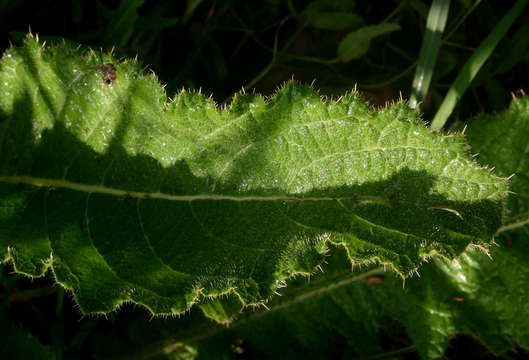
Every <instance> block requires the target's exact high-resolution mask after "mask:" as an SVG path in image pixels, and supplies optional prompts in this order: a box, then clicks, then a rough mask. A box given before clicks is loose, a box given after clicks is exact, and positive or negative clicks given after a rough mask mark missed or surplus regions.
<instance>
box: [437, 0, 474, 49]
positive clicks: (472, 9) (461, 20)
mask: <svg viewBox="0 0 529 360" xmlns="http://www.w3.org/2000/svg"><path fill="white" fill-rule="evenodd" d="M481 1H482V0H476V1H475V2H474V4H472V6H471V7H469V8H468V9H467V11H465V14H463V16H462V17H461V19H459V21H458V22H457V23H456V24H455V25H454V26H453V27H452V29H450V31H449V32H448V34H447V35H446V37H445V38H444V40H448V39H450V38H451V37H452V35H454V34H455V32H456V31H457V29H459V27H460V26H461V24H463V23H464V22H465V20H466V19H467V17H468V16H469V15H470V14H472V12H473V11H474V9H475V8H476V7H477V6H478V5H479V4H481Z"/></svg>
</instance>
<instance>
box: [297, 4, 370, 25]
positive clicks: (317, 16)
mask: <svg viewBox="0 0 529 360" xmlns="http://www.w3.org/2000/svg"><path fill="white" fill-rule="evenodd" d="M340 5H341V6H340ZM344 5H346V6H344ZM350 5H351V3H350V2H347V4H329V2H327V1H315V2H312V3H310V4H309V5H308V6H307V8H306V9H305V14H306V16H307V19H308V23H309V24H310V25H311V26H313V27H315V28H317V29H323V30H344V29H349V30H350V29H352V28H357V27H360V26H362V25H364V24H365V21H364V20H363V19H362V17H361V16H360V15H358V14H355V13H351V12H348V11H346V10H347V7H350Z"/></svg>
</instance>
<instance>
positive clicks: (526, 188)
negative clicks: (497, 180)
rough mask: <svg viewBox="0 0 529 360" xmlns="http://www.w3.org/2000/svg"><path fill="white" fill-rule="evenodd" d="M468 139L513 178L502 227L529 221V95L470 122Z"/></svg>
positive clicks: (484, 159)
mask: <svg viewBox="0 0 529 360" xmlns="http://www.w3.org/2000/svg"><path fill="white" fill-rule="evenodd" d="M468 139H469V141H470V143H471V145H472V151H473V152H476V153H477V154H479V159H480V162H481V163H482V164H486V165H489V166H491V167H494V168H495V169H496V171H497V172H498V173H499V174H501V175H503V176H505V177H510V176H512V179H511V181H510V189H511V191H512V192H513V194H512V195H511V196H509V197H508V199H507V206H506V218H505V223H506V224H505V225H504V226H503V227H502V228H501V229H500V231H507V230H512V229H515V228H518V227H521V226H524V225H525V224H529V162H528V161H527V158H528V156H529V146H528V142H527V139H529V97H527V96H524V97H522V98H517V99H514V100H513V101H512V103H511V106H510V107H509V109H508V110H506V111H505V112H504V113H502V114H500V115H482V116H480V117H478V118H476V119H475V120H474V121H472V122H471V123H470V126H469V132H468Z"/></svg>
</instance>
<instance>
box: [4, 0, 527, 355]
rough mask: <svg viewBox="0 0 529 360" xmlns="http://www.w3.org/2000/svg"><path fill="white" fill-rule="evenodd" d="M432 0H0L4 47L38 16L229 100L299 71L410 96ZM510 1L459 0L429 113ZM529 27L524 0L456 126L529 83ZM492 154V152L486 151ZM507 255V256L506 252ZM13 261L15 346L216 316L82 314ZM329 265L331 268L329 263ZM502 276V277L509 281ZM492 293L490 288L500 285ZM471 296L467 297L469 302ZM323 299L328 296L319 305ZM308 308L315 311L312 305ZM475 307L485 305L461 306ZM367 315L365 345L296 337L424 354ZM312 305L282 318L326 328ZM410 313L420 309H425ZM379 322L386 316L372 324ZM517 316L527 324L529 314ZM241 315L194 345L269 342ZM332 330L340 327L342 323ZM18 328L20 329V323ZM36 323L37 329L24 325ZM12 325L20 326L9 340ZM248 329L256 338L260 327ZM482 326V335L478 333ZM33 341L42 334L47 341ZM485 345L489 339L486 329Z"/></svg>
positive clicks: (156, 341) (128, 336)
mask: <svg viewBox="0 0 529 360" xmlns="http://www.w3.org/2000/svg"><path fill="white" fill-rule="evenodd" d="M429 6H430V3H429V2H421V1H384V2H378V1H377V2H357V3H355V2H354V1H340V0H329V1H323V0H320V1H313V2H309V1H296V0H291V1H272V0H269V1H263V2H261V3H259V5H257V3H255V2H247V1H229V0H227V1H200V0H188V1H181V2H173V1H140V0H134V1H121V2H120V1H81V0H78V1H76V0H71V1H51V0H50V1H39V2H35V1H0V31H1V32H2V37H1V41H2V43H1V46H2V52H3V50H4V49H5V48H7V47H8V46H9V42H12V43H15V44H19V43H20V42H21V41H22V39H23V38H24V37H25V34H26V32H27V30H28V29H29V28H30V27H31V30H32V32H34V33H38V34H39V36H40V38H41V39H44V40H46V41H48V42H50V41H52V42H53V41H57V40H58V39H61V38H65V39H66V40H67V41H72V42H75V43H81V44H83V45H88V46H92V47H95V48H103V49H107V50H110V49H111V48H114V52H115V54H116V55H117V56H118V57H121V56H124V57H133V56H135V55H138V57H139V59H140V61H142V62H143V63H144V64H145V65H146V66H148V67H149V68H151V69H153V70H154V71H155V72H156V74H157V75H158V76H159V78H160V80H161V81H162V83H165V84H167V87H166V91H167V93H168V94H173V93H175V92H176V91H177V90H178V89H180V88H181V87H186V88H192V89H198V88H201V89H202V92H203V93H206V94H211V95H212V97H213V99H214V100H215V101H216V102H218V103H219V104H226V103H227V102H229V101H230V99H231V96H232V94H233V93H234V92H236V91H238V90H239V89H241V87H243V86H244V87H245V89H247V90H255V91H256V92H260V93H262V94H271V93H272V92H274V91H275V89H276V88H277V86H278V84H281V83H282V82H284V81H286V80H288V79H290V78H291V77H292V76H294V77H295V78H296V79H297V80H300V81H302V82H307V83H311V82H313V81H314V86H315V87H316V88H318V89H320V93H321V94H325V95H329V96H339V95H342V94H343V93H344V92H345V91H348V90H350V89H351V88H352V87H354V86H357V87H358V89H359V90H360V91H361V92H362V93H363V95H364V96H365V97H366V98H367V99H368V100H369V101H370V102H371V103H372V104H374V105H383V104H385V103H386V102H388V101H393V100H395V99H398V98H399V97H400V96H402V97H404V98H408V97H409V96H410V94H411V91H412V90H411V86H412V81H413V75H414V71H415V66H416V63H417V61H418V60H419V51H420V49H421V42H422V39H423V35H424V33H425V24H426V16H427V14H428V9H429ZM510 6H511V4H508V3H505V2H501V3H500V2H493V1H470V0H460V1H453V2H452V4H451V7H450V12H449V14H448V18H447V24H446V29H445V32H444V34H445V35H444V36H443V39H444V40H442V42H441V48H440V52H439V56H438V57H437V65H436V67H435V71H434V72H433V78H432V84H431V87H430V91H429V93H428V95H427V97H426V98H425V100H424V102H423V104H422V111H423V112H424V119H425V120H430V119H432V117H433V115H434V114H435V112H436V111H437V109H438V108H439V106H440V104H441V101H442V99H443V97H444V95H445V93H446V91H447V90H448V88H449V87H450V85H451V84H452V82H453V81H454V79H455V77H456V76H457V74H458V70H459V69H461V68H462V67H463V65H464V64H465V62H466V61H467V60H468V58H469V56H470V55H471V54H472V53H473V52H474V51H475V49H476V48H477V47H478V46H479V45H480V44H481V42H482V41H483V39H484V38H485V37H486V36H487V35H488V34H489V32H490V30H491V28H492V27H493V26H494V24H496V23H498V21H499V20H500V19H501V18H502V16H503V15H504V14H505V13H506V12H507V10H508V9H509V8H510ZM467 15H468V16H467ZM377 35H378V36H377ZM351 39H353V40H355V41H352V40H351ZM359 39H360V40H359ZM528 39H529V13H528V11H527V10H525V12H524V13H522V14H521V16H520V17H519V18H518V19H517V21H516V22H515V24H514V25H513V27H512V28H511V29H510V30H509V32H508V34H507V36H506V37H504V38H503V39H502V41H501V42H500V44H499V46H498V47H497V48H496V50H495V52H494V53H493V54H492V56H491V58H489V60H488V61H487V62H486V63H485V65H484V67H483V68H482V69H481V71H480V72H479V73H478V75H477V77H476V78H475V79H474V81H473V82H472V84H471V86H470V88H469V90H468V91H467V92H466V93H465V94H464V96H463V97H462V99H461V100H460V101H459V102H458V105H457V107H456V109H455V112H454V113H453V114H452V117H451V119H450V124H449V126H455V127H459V126H461V125H462V124H460V122H461V123H467V120H468V119H470V118H473V117H474V116H475V115H477V114H479V113H483V112H495V111H502V110H504V109H505V108H507V106H508V104H509V102H510V100H511V92H517V91H518V89H523V88H524V87H527V86H526V84H527V83H528V77H529V73H528V72H527V71H526V68H527V61H528V56H529V54H528V49H529V40H528ZM348 42H351V43H350V44H348ZM358 44H360V45H358ZM346 50H347V51H346ZM401 94H402V95H401ZM484 161H485V163H491V164H492V163H493V160H491V159H490V158H487V159H485V160H484ZM507 170H510V169H507ZM502 175H504V176H508V175H510V174H509V173H505V174H504V173H502ZM524 236H525V238H526V239H527V236H526V235H523V233H522V235H520V234H514V235H513V236H512V237H511V239H510V240H509V238H502V239H501V240H499V242H500V243H503V244H505V245H509V241H513V240H512V239H513V238H514V239H517V238H522V239H523V238H524ZM515 244H516V242H515ZM507 247H509V246H507ZM509 248H510V247H509ZM336 256H337V257H338V259H337V260H336V262H337V263H339V262H340V261H341V260H340V258H339V255H336ZM498 256H500V257H501V256H502V255H501V254H500V255H498ZM509 259H510V258H507V260H506V261H507V262H509ZM333 261H334V260H333ZM524 261H525V260H524V259H522V260H521V262H520V263H521V264H524ZM331 263H332V261H331ZM520 267H521V268H523V266H520ZM330 268H331V269H332V267H330ZM337 268H340V266H337ZM10 271H11V269H10V266H9V265H6V266H3V269H2V277H1V281H2V287H1V291H2V292H1V298H0V300H1V301H2V304H3V307H2V310H1V311H2V314H1V316H2V319H3V320H5V322H6V323H7V324H8V325H6V326H5V327H4V328H3V331H4V333H5V334H6V335H5V336H9V337H10V338H6V337H4V339H6V341H5V343H6V344H9V346H7V347H4V349H2V350H0V351H4V353H3V354H6V353H7V354H10V351H19V350H18V349H20V348H21V347H22V348H23V349H26V350H27V351H28V352H32V351H35V352H36V353H39V356H40V357H44V356H48V355H49V356H50V358H61V357H63V356H64V357H67V358H70V357H80V358H83V357H86V358H91V357H94V356H100V357H109V356H121V355H123V354H122V353H121V352H123V351H125V350H128V351H129V352H128V353H127V354H128V355H130V354H132V353H134V354H140V355H141V352H135V351H132V352H130V351H131V349H132V348H131V346H132V345H133V344H134V345H141V346H140V349H147V350H144V351H146V352H147V353H149V354H152V353H154V352H153V351H152V348H153V347H156V348H158V349H166V347H167V346H169V345H167V344H174V343H175V340H174V339H178V334H179V333H182V334H184V335H185V336H189V334H190V333H193V332H192V331H191V329H190V327H189V324H197V323H203V324H204V325H202V326H203V327H204V328H210V327H211V324H210V323H208V321H209V320H204V319H202V317H203V315H202V314H201V313H200V312H197V311H191V313H190V314H189V315H186V316H184V317H182V318H181V319H179V320H175V319H168V320H161V319H157V320H155V321H153V322H151V323H149V324H148V325H146V323H145V320H146V319H147V318H148V316H147V314H146V313H145V311H144V310H141V309H135V308H133V307H132V306H125V307H124V308H123V309H121V310H120V311H118V312H117V313H111V314H109V315H108V316H107V317H106V318H81V315H80V314H79V313H78V312H77V311H76V310H75V308H74V305H73V302H72V301H71V299H70V298H69V296H68V295H67V294H64V292H63V291H62V290H61V289H60V288H58V287H53V286H52V283H53V280H52V279H51V277H50V276H48V277H47V278H44V279H36V280H32V281H30V280H29V279H24V278H21V277H20V276H19V275H8V273H9V272H10ZM428 271H429V270H426V276H423V277H425V278H428V277H429V276H431V277H433V278H435V270H431V271H430V272H431V273H432V274H430V275H428ZM491 271H496V270H495V269H492V270H491ZM322 276H333V271H328V272H327V273H326V274H325V275H322ZM336 276H339V274H336ZM505 276H506V275H505ZM368 278H369V279H372V280H369V281H363V282H362V283H361V285H359V286H358V287H357V288H352V289H351V290H350V291H352V292H354V294H353V296H356V297H357V298H359V299H363V300H365V302H369V301H372V300H373V299H379V298H381V297H387V296H388V292H389V294H391V291H396V289H398V288H400V287H401V284H396V285H398V286H395V284H393V282H392V281H393V280H394V279H393V280H387V281H386V279H385V278H383V277H377V276H375V277H373V276H371V277H368ZM366 279H367V278H366ZM377 279H378V280H377ZM517 279H521V280H518V281H519V286H521V287H523V286H524V285H525V286H526V284H527V283H526V282H525V281H524V280H523V277H522V278H517ZM316 280H317V278H316V279H313V281H316ZM416 280H417V279H415V280H414V281H415V282H416ZM423 280H425V279H423ZM297 281H298V282H299V286H303V284H305V283H306V280H302V279H299V280H297ZM432 281H433V280H432ZM388 284H390V285H388ZM391 284H393V285H391ZM292 285H294V284H292ZM382 285H383V286H384V287H382ZM408 286H409V289H411V290H409V291H412V292H414V291H415V292H418V293H421V292H428V291H430V290H428V289H421V288H420V285H416V287H415V288H414V284H413V283H412V284H408ZM292 288H296V287H295V286H292ZM364 288H365V289H364ZM414 289H415V290H414ZM501 289H502V288H500V289H499V290H498V291H499V292H501ZM364 290H365V291H364ZM390 296H391V295H390ZM450 296H451V297H450V298H451V299H454V298H459V297H460V296H459V295H457V294H454V295H453V296H452V295H450ZM491 301H492V302H494V299H492V300H491ZM452 302H453V303H454V304H453V305H456V306H458V305H459V302H458V301H457V300H453V301H452ZM358 304H362V301H358V302H357V305H358ZM395 304H397V305H395ZM398 304H399V302H398V300H395V303H393V305H392V306H393V307H395V306H398ZM465 304H468V302H467V303H465V302H463V305H465ZM301 306H303V305H301ZM375 308H376V307H375ZM318 309H319V310H321V307H318ZM303 310H304V309H299V312H297V314H298V315H295V314H296V313H294V315H292V316H298V317H299V316H300V315H299V314H303ZM368 310H369V309H368ZM368 310H366V312H362V311H359V310H358V309H356V310H355V311H358V312H359V314H361V315H365V314H366V313H369V312H367V311H368ZM305 311H306V312H308V313H313V310H311V309H305ZM334 311H335V310H333V309H332V308H327V310H325V314H328V315H329V319H334V320H336V321H338V320H339V319H340V318H341V316H340V313H337V314H335V315H336V316H335V317H334V318H333V317H332V314H333V312H334ZM369 311H371V310H369ZM467 311H469V312H476V311H478V310H476V309H472V308H467ZM372 315H373V316H371V317H369V319H371V320H369V321H371V322H372V324H369V326H368V325H365V326H364V328H363V329H364V330H358V328H356V330H355V331H357V333H358V334H360V333H362V334H368V335H370V334H372V337H371V339H375V340H376V341H375V340H373V341H374V342H372V341H371V340H369V341H367V340H365V341H360V345H358V346H352V345H351V341H350V339H345V338H344V337H342V336H334V335H336V334H335V333H333V332H332V331H331V335H329V333H328V332H327V330H325V331H324V330H322V332H320V333H318V332H317V331H315V332H314V333H313V334H312V335H311V336H310V337H308V338H304V339H301V340H300V341H299V342H296V344H297V345H295V346H294V347H293V351H294V352H295V351H296V349H297V350H299V351H300V352H302V351H307V348H308V347H309V345H310V346H312V347H313V348H314V349H321V353H320V352H318V351H319V350H318V351H315V352H314V356H315V357H316V356H326V357H329V358H336V357H344V358H350V357H353V356H354V355H355V353H357V352H363V353H367V354H371V355H370V356H379V357H380V356H386V357H391V356H398V357H408V358H414V357H416V356H417V353H415V347H414V346H415V345H413V343H412V341H411V339H410V338H409V336H410V334H409V326H408V328H407V329H408V331H406V330H404V328H403V324H405V323H406V321H407V320H406V319H405V318H400V319H398V318H399V316H398V315H396V314H393V313H390V312H387V311H385V310H383V309H382V310H380V311H379V312H378V313H377V314H372ZM375 315H376V316H375ZM272 316H273V314H272ZM395 318H397V320H394V319H395ZM454 318H455V319H456V320H457V319H458V318H460V317H458V316H457V314H456V315H454ZM304 319H305V320H306V321H307V322H305V323H304V322H299V321H293V322H292V323H297V325H296V326H293V325H288V323H286V324H285V325H283V329H285V330H284V331H288V333H292V334H294V333H302V332H301V329H303V328H304V326H306V327H310V328H311V329H320V327H321V326H323V327H324V325H325V324H323V325H322V324H321V323H318V321H317V319H316V322H310V319H307V317H305V318H304ZM388 319H389V320H388ZM298 320H299V319H298ZM135 321H137V323H135ZM408 321H412V323H413V321H418V320H417V319H411V320H409V319H408ZM271 322H272V323H276V324H277V322H275V321H271ZM456 322H457V321H456ZM250 323H251V322H249V324H250ZM251 324H252V325H248V326H249V329H250V330H251V331H252V332H254V333H258V332H260V331H261V332H267V333H269V332H270V331H278V332H281V331H279V330H275V329H274V330H269V329H268V328H267V327H266V323H265V322H262V323H251ZM381 324H384V326H378V325H381ZM388 324H389V325H388ZM345 325H346V324H345ZM345 325H344V326H345ZM337 326H339V325H337ZM498 326H500V327H504V326H505V325H504V324H503V325H502V324H499V325H498ZM520 326H521V327H523V324H521V325H520ZM453 328H454V329H455V330H454V331H455V332H458V333H461V332H464V333H467V334H468V333H472V329H468V328H464V327H461V326H460V327H458V326H457V324H456V325H454V327H453ZM21 329H23V330H21ZM237 329H238V328H237V327H233V330H230V331H227V332H224V330H218V332H219V335H218V336H213V337H212V338H211V339H210V340H207V341H209V343H207V346H206V345H202V346H201V347H199V349H200V348H201V349H206V348H207V349H213V350H214V351H213V350H212V353H211V356H212V357H215V354H220V353H223V352H224V351H225V352H226V353H227V354H229V356H231V357H238V358H259V357H263V356H265V354H263V353H262V352H261V350H260V345H259V344H258V343H257V342H256V341H253V342H252V340H246V342H243V341H242V339H241V338H240V336H239V334H240V333H237V331H238V330H237ZM366 329H367V330H369V331H367V330H366ZM456 330H457V331H456ZM193 331H194V332H195V333H200V332H202V331H203V329H202V328H200V326H199V328H198V330H196V329H195V330H193ZM333 331H336V333H343V332H345V330H343V331H340V330H339V329H338V328H336V327H335V328H334V330H333ZM19 332H21V335H20V336H17V334H18V333H19ZM373 332H374V333H373ZM455 332H454V333H455ZM515 332H518V334H522V335H523V334H524V331H523V330H520V328H517V329H516V330H513V333H515ZM28 333H29V334H31V337H27V335H26V334H28ZM245 333H246V334H247V333H248V331H246V332H245ZM349 333H351V332H349ZM168 334H171V336H172V338H171V337H170V339H172V340H170V341H168V342H167V343H165V342H164V343H161V341H162V340H160V339H163V338H164V336H165V337H167V335H168ZM175 334H177V335H175ZM318 334H320V335H322V334H323V335H322V336H318ZM450 336H452V334H449V336H448V338H447V339H445V340H443V341H446V342H448V341H450V343H449V347H448V350H447V352H446V356H447V357H448V358H457V357H463V356H465V357H467V358H468V357H469V356H473V357H475V358H478V357H479V358H483V357H486V356H489V357H493V355H492V354H491V353H490V352H489V350H488V349H487V348H485V347H483V345H481V344H480V343H478V342H477V341H475V340H474V339H473V338H471V337H469V336H467V335H459V336H457V337H453V338H451V340H450ZM412 337H413V336H412ZM11 338H13V339H15V340H8V339H11ZM249 338H251V336H249ZM254 338H259V335H258V334H257V335H255V336H254ZM478 338H479V336H478ZM358 339H363V338H361V337H357V341H358ZM276 340H277V339H276ZM283 340H284V339H283ZM414 340H415V339H414ZM480 340H481V341H484V340H483V338H481V339H480ZM520 340H523V336H521V335H520V336H517V337H516V336H513V338H511V339H510V341H506V342H505V343H504V344H498V345H497V347H495V348H494V347H493V348H494V349H495V353H502V354H503V355H502V356H503V357H507V358H509V357H517V356H523V355H524V354H526V353H525V350H523V349H522V348H515V350H514V351H513V350H511V351H508V352H507V349H511V348H512V345H513V344H512V342H513V341H520ZM318 341H320V342H318ZM18 342H21V344H19V345H20V346H21V347H20V346H17V344H18ZM485 342H486V341H485ZM39 343H40V344H45V349H44V350H42V349H41V345H39ZM364 343H365V344H372V348H371V349H360V348H359V346H361V344H364ZM414 343H417V341H416V340H415V341H414ZM226 344H228V345H226ZM299 344H301V345H299ZM373 344H375V345H373ZM522 344H523V341H522ZM286 345H292V344H288V343H287V344H286ZM142 346H143V347H142ZM226 346H227V348H226ZM318 346H319V348H318ZM488 346H489V348H491V345H490V343H489V344H488ZM149 347H150V348H149ZM277 348H278V349H279V348H281V349H284V348H285V347H279V346H278V347H277ZM329 349H333V350H332V351H334V352H330V350H329ZM173 350H174V349H173ZM138 351H140V350H138ZM394 351H397V353H394ZM399 351H400V353H399ZM112 352H114V353H112ZM196 352H197V348H196V347H187V346H180V347H178V349H177V351H174V352H173V354H177V355H178V356H181V357H184V356H188V355H189V356H192V355H193V354H194V353H196ZM110 353H112V354H110ZM160 355H162V354H161V353H160ZM268 355H269V356H270V354H268ZM291 355H292V354H291ZM422 355H424V354H422ZM437 355H439V354H437ZM175 356H176V355H175ZM201 356H204V357H206V356H207V354H204V352H203V351H202V352H201ZM226 356H228V355H226Z"/></svg>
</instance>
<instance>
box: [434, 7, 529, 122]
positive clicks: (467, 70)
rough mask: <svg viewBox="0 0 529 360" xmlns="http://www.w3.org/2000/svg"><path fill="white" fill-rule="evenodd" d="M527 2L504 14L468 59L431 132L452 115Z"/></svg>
mask: <svg viewBox="0 0 529 360" xmlns="http://www.w3.org/2000/svg"><path fill="white" fill-rule="evenodd" d="M527 2H529V0H518V1H516V3H515V4H514V6H513V7H512V8H511V9H510V10H509V11H508V12H507V14H505V16H504V17H503V18H502V19H501V20H500V22H499V23H498V24H496V26H495V27H494V29H493V30H492V31H491V33H490V34H489V35H488V36H487V38H486V39H485V40H484V41H483V42H482V43H481V44H480V45H479V47H478V48H477V49H476V51H475V52H474V54H472V56H471V57H470V59H468V61H467V62H466V64H465V66H463V69H462V70H461V72H460V73H459V74H458V75H457V78H456V80H455V81H454V83H453V84H452V86H451V87H450V89H449V90H448V93H447V94H446V96H445V98H444V100H443V103H442V104H441V107H440V108H439V110H438V111H437V114H435V117H434V119H433V121H432V124H431V125H430V127H431V129H432V130H436V131H439V130H441V129H442V128H443V126H444V125H445V123H446V121H447V120H448V117H449V116H450V114H452V111H453V110H454V107H455V106H456V104H457V102H458V101H459V99H460V98H461V96H462V95H463V93H464V92H465V90H466V89H467V88H468V86H469V85H470V83H471V82H472V80H473V79H474V77H475V76H476V74H477V73H478V72H479V69H481V66H483V64H484V63H485V61H487V59H488V58H489V56H490V55H491V54H492V51H493V50H494V49H495V48H496V46H497V45H498V43H499V42H500V40H501V39H502V38H503V37H504V36H505V34H506V33H507V30H509V28H510V27H511V25H512V24H513V23H514V21H515V20H516V18H517V17H518V16H519V15H520V13H521V12H522V10H523V9H524V8H525V6H526V5H527Z"/></svg>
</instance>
